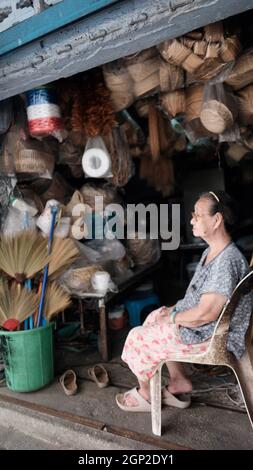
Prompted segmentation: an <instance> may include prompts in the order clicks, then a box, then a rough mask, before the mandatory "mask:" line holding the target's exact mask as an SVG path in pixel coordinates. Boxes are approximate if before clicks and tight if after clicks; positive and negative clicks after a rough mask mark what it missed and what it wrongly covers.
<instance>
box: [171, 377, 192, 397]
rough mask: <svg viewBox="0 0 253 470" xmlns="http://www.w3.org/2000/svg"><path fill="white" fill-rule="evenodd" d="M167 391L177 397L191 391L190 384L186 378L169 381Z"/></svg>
mask: <svg viewBox="0 0 253 470" xmlns="http://www.w3.org/2000/svg"><path fill="white" fill-rule="evenodd" d="M167 389H168V391H169V392H170V393H172V394H173V395H178V394H180V393H190V392H191V391H192V383H191V381H190V380H189V379H187V378H182V379H177V380H171V379H170V382H169V385H168V386H167Z"/></svg>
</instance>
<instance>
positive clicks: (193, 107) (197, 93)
mask: <svg viewBox="0 0 253 470" xmlns="http://www.w3.org/2000/svg"><path fill="white" fill-rule="evenodd" d="M203 93H204V85H196V86H191V87H188V88H186V119H187V121H189V122H190V121H192V120H193V119H196V118H199V116H200V113H201V107H202V102H203Z"/></svg>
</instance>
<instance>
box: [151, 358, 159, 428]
mask: <svg viewBox="0 0 253 470" xmlns="http://www.w3.org/2000/svg"><path fill="white" fill-rule="evenodd" d="M150 399H151V420H152V432H153V434H155V435H156V436H161V428H162V425H161V423H162V416H161V406H162V367H159V369H157V371H156V372H155V374H154V375H153V377H152V378H151V380H150Z"/></svg>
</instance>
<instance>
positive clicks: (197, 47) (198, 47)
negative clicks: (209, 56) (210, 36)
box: [193, 41, 207, 57]
mask: <svg viewBox="0 0 253 470" xmlns="http://www.w3.org/2000/svg"><path fill="white" fill-rule="evenodd" d="M206 49H207V43H206V41H195V42H194V46H193V52H194V54H197V55H199V56H200V57H205V55H206Z"/></svg>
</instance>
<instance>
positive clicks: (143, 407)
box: [116, 387, 151, 413]
mask: <svg viewBox="0 0 253 470" xmlns="http://www.w3.org/2000/svg"><path fill="white" fill-rule="evenodd" d="M126 395H131V396H132V397H133V398H135V399H136V401H137V403H138V405H135V406H127V405H125V404H124V402H125V397H126ZM116 403H117V405H118V407H119V408H121V410H124V411H132V412H134V413H135V412H137V411H138V412H151V404H150V403H149V402H148V401H147V400H145V398H143V397H142V396H141V395H140V394H139V393H138V390H137V387H134V388H132V389H131V390H129V391H128V392H125V393H118V394H117V395H116Z"/></svg>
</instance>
